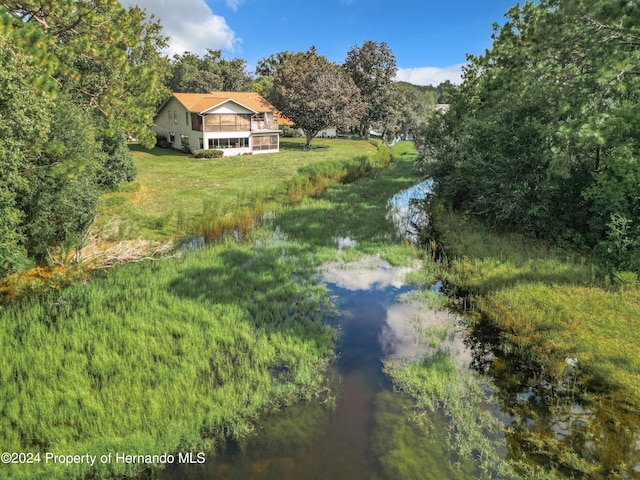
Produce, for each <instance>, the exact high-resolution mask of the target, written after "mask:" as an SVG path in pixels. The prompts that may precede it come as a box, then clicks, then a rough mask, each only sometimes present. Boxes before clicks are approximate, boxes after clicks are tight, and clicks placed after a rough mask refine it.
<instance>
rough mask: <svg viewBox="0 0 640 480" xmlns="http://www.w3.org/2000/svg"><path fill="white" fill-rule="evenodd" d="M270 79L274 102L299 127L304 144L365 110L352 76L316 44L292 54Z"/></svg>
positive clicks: (347, 123)
mask: <svg viewBox="0 0 640 480" xmlns="http://www.w3.org/2000/svg"><path fill="white" fill-rule="evenodd" d="M273 81H274V89H273V97H272V101H273V104H274V105H275V106H276V107H277V108H278V109H279V110H280V111H282V113H284V114H285V115H286V116H287V117H289V118H290V119H291V120H293V122H294V123H295V124H296V126H297V127H298V128H300V129H302V131H303V132H304V134H305V137H306V139H307V147H309V146H310V145H311V141H312V139H313V138H314V137H315V136H316V135H317V133H318V132H319V131H320V130H323V129H325V128H328V127H350V126H351V125H352V124H354V123H356V122H357V121H358V119H359V118H360V117H361V115H362V113H363V111H364V110H363V109H364V105H363V104H362V102H361V100H360V93H359V91H358V88H357V87H356V85H355V84H354V83H353V80H352V79H351V78H350V77H348V76H347V75H346V74H345V73H344V72H343V71H342V70H341V69H340V67H339V66H338V65H336V64H334V63H332V62H330V61H329V60H327V58H326V57H324V56H321V55H318V54H317V53H316V49H315V47H311V49H310V50H309V51H308V52H300V53H296V54H294V55H292V56H291V57H290V58H289V59H288V60H287V61H286V63H285V64H284V66H283V67H282V68H280V69H277V70H276V73H275V76H274V80H273Z"/></svg>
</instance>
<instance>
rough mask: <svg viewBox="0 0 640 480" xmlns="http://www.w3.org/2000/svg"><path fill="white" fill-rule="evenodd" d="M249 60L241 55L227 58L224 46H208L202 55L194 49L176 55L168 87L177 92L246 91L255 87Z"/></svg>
mask: <svg viewBox="0 0 640 480" xmlns="http://www.w3.org/2000/svg"><path fill="white" fill-rule="evenodd" d="M246 68H247V63H246V61H245V60H243V59H241V58H234V59H232V60H225V59H224V58H222V52H221V51H220V50H207V53H206V54H205V55H204V56H203V57H202V58H200V57H198V56H197V55H194V54H193V53H190V52H185V53H183V54H182V55H174V57H173V62H172V64H171V72H172V74H171V76H170V77H169V78H168V79H167V87H169V89H170V90H171V91H173V92H186V93H207V92H213V91H220V90H222V91H228V92H242V91H247V90H250V89H251V77H250V76H249V74H248V73H247V72H246Z"/></svg>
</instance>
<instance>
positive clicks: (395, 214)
mask: <svg viewBox="0 0 640 480" xmlns="http://www.w3.org/2000/svg"><path fill="white" fill-rule="evenodd" d="M432 188H433V180H425V181H424V182H421V183H418V184H417V185H414V186H413V187H411V188H407V189H406V190H402V191H401V192H399V193H397V194H396V195H394V196H393V197H392V198H391V200H389V204H388V207H389V218H390V219H391V220H392V221H393V223H394V225H396V228H397V230H398V232H400V234H401V235H403V236H404V237H405V238H407V239H409V240H411V241H412V242H414V243H415V242H417V240H418V234H419V232H420V230H421V229H422V228H424V226H425V225H427V224H428V216H427V213H426V210H425V209H424V208H423V207H422V200H425V199H426V198H427V195H428V194H429V193H430V192H431V190H432Z"/></svg>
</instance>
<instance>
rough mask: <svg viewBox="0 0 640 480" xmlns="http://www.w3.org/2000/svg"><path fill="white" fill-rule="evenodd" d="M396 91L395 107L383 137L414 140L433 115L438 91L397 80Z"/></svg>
mask: <svg viewBox="0 0 640 480" xmlns="http://www.w3.org/2000/svg"><path fill="white" fill-rule="evenodd" d="M396 92H397V95H396V103H395V105H396V108H395V110H394V115H393V117H390V118H389V120H388V123H387V128H386V130H387V135H385V138H386V136H389V137H390V138H391V139H394V138H398V137H404V138H408V139H411V140H414V141H415V140H416V139H418V138H419V137H420V133H421V132H422V130H423V129H424V127H425V126H426V124H427V122H428V121H429V119H430V118H431V117H432V116H433V113H434V109H435V105H436V100H437V97H438V93H437V92H436V90H435V88H433V89H432V88H422V87H420V86H418V85H412V84H410V83H407V82H398V83H397V84H396Z"/></svg>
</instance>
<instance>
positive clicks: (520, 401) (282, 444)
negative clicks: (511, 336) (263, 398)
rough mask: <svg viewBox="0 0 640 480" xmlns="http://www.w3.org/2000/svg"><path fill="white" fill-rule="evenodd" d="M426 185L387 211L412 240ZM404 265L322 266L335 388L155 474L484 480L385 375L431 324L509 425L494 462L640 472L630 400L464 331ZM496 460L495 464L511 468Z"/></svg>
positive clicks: (418, 353)
mask: <svg viewBox="0 0 640 480" xmlns="http://www.w3.org/2000/svg"><path fill="white" fill-rule="evenodd" d="M430 186H431V185H430V183H429V182H424V183H422V184H419V185H417V186H415V187H414V188H413V189H410V190H407V191H403V192H400V193H399V194H398V195H396V196H395V197H394V198H393V199H392V200H391V201H390V203H389V205H390V214H389V217H390V218H391V219H392V220H393V221H394V223H396V225H397V226H398V229H399V231H401V232H403V233H404V234H405V235H406V236H407V237H408V238H410V239H413V240H415V239H416V235H417V234H418V232H417V230H416V229H415V225H416V224H420V223H422V222H424V221H425V219H424V217H423V215H424V213H423V212H422V210H421V209H419V208H415V207H416V202H415V201H414V199H423V198H424V197H425V196H426V195H427V194H428V191H429V188H430ZM353 245H354V242H353V241H352V240H351V239H349V238H348V237H346V238H342V239H336V246H337V248H338V250H341V249H345V248H351V247H352V246H353ZM408 271H409V269H407V268H393V267H391V266H390V265H389V264H387V263H386V262H384V261H382V260H381V259H379V258H376V257H369V258H365V259H362V260H360V261H359V262H357V263H353V264H341V263H335V264H329V265H326V266H325V268H324V269H323V271H322V273H321V275H322V278H323V280H324V282H325V283H326V285H327V287H328V288H329V290H330V292H331V294H332V295H333V296H334V298H335V304H336V307H337V309H338V311H339V314H338V315H337V316H335V317H333V318H329V319H327V321H328V322H330V323H331V324H332V325H333V326H334V327H335V328H337V329H338V330H339V331H340V337H339V340H338V344H337V353H338V358H337V360H336V362H334V364H333V366H332V371H331V372H330V374H329V385H328V386H329V389H330V392H331V393H330V395H329V397H327V398H324V399H323V401H312V402H308V403H303V404H298V405H294V406H291V407H288V408H285V409H283V410H282V412H280V413H278V414H277V415H274V416H272V417H270V418H267V419H265V420H264V421H263V422H262V423H261V424H260V425H259V427H258V432H257V434H256V435H255V437H253V438H252V439H250V440H249V441H248V442H246V443H245V444H243V445H242V446H239V445H229V446H228V448H226V449H225V450H223V451H221V452H216V454H215V455H211V456H209V457H207V460H206V462H205V463H204V464H201V465H168V466H167V467H166V468H165V469H164V470H161V471H157V472H155V474H154V478H158V479H161V480H177V479H187V480H200V479H211V478H215V479H229V480H231V479H262V480H271V479H273V480H275V479H278V480H287V479H296V480H311V479H317V480H321V479H331V480H341V479H345V480H347V479H348V480H358V479H363V480H364V479H367V480H385V479H416V480H419V479H420V480H428V479H472V478H480V477H481V476H482V472H481V471H480V470H479V469H480V468H481V467H482V462H480V461H478V459H479V458H480V457H482V456H483V455H485V453H486V452H485V453H483V452H480V451H478V450H476V449H472V450H471V451H470V452H467V454H466V455H459V452H458V450H456V448H454V445H452V442H451V438H448V437H447V435H448V434H449V433H451V423H450V418H448V417H446V416H445V415H444V411H443V410H442V409H435V413H434V412H429V413H428V417H429V418H427V419H424V418H423V421H422V423H424V421H426V422H427V423H429V424H430V425H431V428H428V429H426V428H423V427H424V425H422V426H421V427H418V424H420V423H421V421H416V416H415V412H416V408H415V407H416V403H415V399H414V398H413V397H411V396H409V395H407V394H404V393H400V392H398V391H396V390H395V389H394V386H393V384H392V382H391V379H390V377H389V376H388V375H386V374H385V373H384V368H383V365H384V362H385V361H387V362H389V361H391V362H398V363H402V362H410V361H413V362H421V361H423V360H421V359H423V358H427V356H425V354H426V353H428V352H429V349H430V348H431V349H433V345H432V344H431V345H429V344H428V342H426V343H425V340H424V337H423V336H421V335H420V332H424V331H425V330H428V329H430V328H440V329H444V330H446V331H447V332H448V333H447V335H446V338H443V339H442V343H440V345H439V348H441V349H442V351H444V352H445V353H446V355H447V357H448V358H452V359H453V361H454V362H455V364H456V365H457V367H456V368H459V369H460V371H463V372H466V373H465V375H467V374H468V375H469V377H466V378H471V379H472V380H471V382H475V385H476V386H479V390H476V391H475V393H474V395H475V397H480V400H479V402H480V403H481V407H480V408H481V409H483V410H486V411H489V412H490V413H491V416H492V418H495V419H498V422H499V427H498V430H499V431H502V430H504V431H505V432H506V434H501V435H500V437H501V438H499V440H500V441H499V442H496V443H495V444H492V445H502V446H503V447H504V448H498V449H497V452H493V453H494V454H495V458H498V464H499V463H500V462H502V459H504V458H510V459H511V460H514V459H516V460H517V459H520V460H522V463H520V464H519V468H520V469H521V470H520V472H521V473H522V472H523V471H524V472H525V474H524V475H523V477H524V478H528V477H529V474H531V472H533V470H527V468H529V467H531V466H536V465H537V466H542V467H544V468H551V469H553V470H555V471H556V472H558V473H561V474H564V475H565V476H567V477H569V478H610V476H611V475H615V476H617V477H618V478H638V477H640V461H639V459H638V458H639V457H640V435H638V431H640V427H639V426H638V418H637V416H636V415H635V414H634V413H633V412H632V413H631V414H627V413H625V412H626V411H625V410H624V409H622V408H621V405H622V404H623V403H624V401H623V400H624V399H618V398H617V397H616V396H615V395H606V394H605V395H600V396H597V397H596V396H591V397H589V396H588V395H587V394H586V393H585V394H584V395H577V394H576V391H577V390H578V389H577V386H580V383H581V382H583V379H581V378H580V377H579V372H578V370H579V369H576V368H575V365H572V364H571V362H572V360H573V359H570V358H568V359H567V364H568V365H569V366H570V367H571V368H568V369H567V375H566V378H561V379H559V380H558V379H550V378H546V377H545V376H544V375H542V374H541V373H540V372H539V371H537V370H536V366H535V364H531V363H528V362H527V361H525V359H523V357H522V356H520V355H517V354H514V353H513V352H508V351H505V349H504V345H502V344H501V343H500V341H499V332H497V331H494V330H493V329H492V327H491V326H489V325H487V324H486V323H483V322H481V323H480V325H478V326H477V327H475V328H474V329H471V330H466V331H465V332H461V331H460V330H461V329H463V328H465V324H464V322H461V321H460V319H459V318H458V317H456V316H455V315H454V314H452V313H448V312H445V311H438V310H434V309H432V308H429V307H428V306H426V305H425V304H424V303H420V302H415V301H409V300H408V299H409V298H410V297H411V296H412V293H415V292H416V291H417V290H416V289H415V288H414V287H411V286H409V285H407V284H406V282H405V277H406V274H407V273H408ZM438 287H439V284H438V285H436V286H434V288H435V289H437V288H438ZM471 372H473V373H471ZM584 391H585V392H587V393H588V391H587V390H584ZM474 395H469V396H474ZM589 395H590V394H589ZM594 399H596V400H594ZM477 405H478V403H476V406H477ZM463 407H464V406H463ZM448 413H451V412H448ZM422 414H424V411H423V412H422ZM418 420H419V419H418ZM471 423H475V418H473V415H472V420H471ZM460 432H462V434H463V435H464V430H460V429H459V430H458V433H459V434H460ZM482 435H483V433H482V432H481V433H480V436H482ZM454 443H455V442H454ZM480 443H482V440H480ZM507 445H508V449H507ZM489 448H492V447H491V446H490V447H489ZM569 465H570V466H569ZM493 466H495V463H494V464H493ZM565 466H566V467H565ZM594 466H595V467H594ZM594 468H595V469H594ZM522 469H524V470H522ZM596 469H597V470H596ZM499 470H500V467H497V470H494V471H491V472H490V473H491V474H492V475H493V476H496V477H502V478H510V475H508V474H504V473H503V472H502V471H499ZM527 471H528V472H529V474H527V473H526V472H527ZM589 471H591V473H592V475H589V474H587V473H586V472H589ZM486 473H487V472H486V470H485V474H486ZM538 473H540V470H538ZM517 476H520V475H517ZM534 476H535V475H534ZM541 478H543V477H541ZM544 478H546V477H544Z"/></svg>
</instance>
